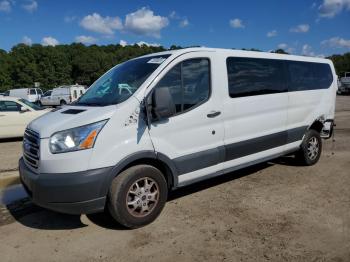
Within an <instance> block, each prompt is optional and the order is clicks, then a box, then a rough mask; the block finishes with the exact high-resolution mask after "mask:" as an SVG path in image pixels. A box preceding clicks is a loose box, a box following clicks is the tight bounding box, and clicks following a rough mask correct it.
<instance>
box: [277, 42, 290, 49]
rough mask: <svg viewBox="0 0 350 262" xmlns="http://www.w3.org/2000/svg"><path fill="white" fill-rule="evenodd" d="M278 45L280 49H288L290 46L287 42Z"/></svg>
mask: <svg viewBox="0 0 350 262" xmlns="http://www.w3.org/2000/svg"><path fill="white" fill-rule="evenodd" d="M277 47H278V48H280V49H286V48H287V47H288V45H287V44H285V43H282V44H279V45H278V46H277Z"/></svg>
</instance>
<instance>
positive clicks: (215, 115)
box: [207, 111, 221, 118]
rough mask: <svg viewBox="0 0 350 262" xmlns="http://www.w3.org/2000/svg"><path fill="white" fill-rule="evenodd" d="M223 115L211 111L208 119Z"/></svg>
mask: <svg viewBox="0 0 350 262" xmlns="http://www.w3.org/2000/svg"><path fill="white" fill-rule="evenodd" d="M220 114H221V112H220V111H211V112H210V113H209V114H207V117H208V118H214V117H217V116H219V115H220Z"/></svg>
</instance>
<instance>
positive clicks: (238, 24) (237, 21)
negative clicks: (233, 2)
mask: <svg viewBox="0 0 350 262" xmlns="http://www.w3.org/2000/svg"><path fill="white" fill-rule="evenodd" d="M230 26H231V27H233V28H245V25H244V24H243V22H242V20H241V19H239V18H235V19H231V20H230Z"/></svg>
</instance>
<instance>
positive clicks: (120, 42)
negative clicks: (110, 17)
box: [119, 40, 128, 46]
mask: <svg viewBox="0 0 350 262" xmlns="http://www.w3.org/2000/svg"><path fill="white" fill-rule="evenodd" d="M119 44H120V45H121V46H127V45H128V42H126V41H125V40H120V41H119Z"/></svg>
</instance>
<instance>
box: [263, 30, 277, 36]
mask: <svg viewBox="0 0 350 262" xmlns="http://www.w3.org/2000/svg"><path fill="white" fill-rule="evenodd" d="M276 35H277V31H276V30H272V31H270V32H267V34H266V36H267V37H274V36H276Z"/></svg>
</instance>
